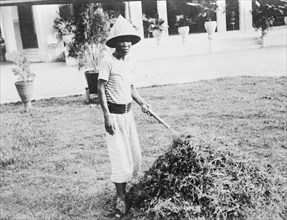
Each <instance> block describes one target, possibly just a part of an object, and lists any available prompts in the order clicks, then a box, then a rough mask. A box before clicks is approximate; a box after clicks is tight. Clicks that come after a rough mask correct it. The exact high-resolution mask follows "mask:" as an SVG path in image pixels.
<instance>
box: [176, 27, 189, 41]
mask: <svg viewBox="0 0 287 220" xmlns="http://www.w3.org/2000/svg"><path fill="white" fill-rule="evenodd" d="M177 31H178V33H179V35H180V36H181V39H182V43H185V40H186V37H187V36H188V34H189V26H183V27H178V29H177Z"/></svg>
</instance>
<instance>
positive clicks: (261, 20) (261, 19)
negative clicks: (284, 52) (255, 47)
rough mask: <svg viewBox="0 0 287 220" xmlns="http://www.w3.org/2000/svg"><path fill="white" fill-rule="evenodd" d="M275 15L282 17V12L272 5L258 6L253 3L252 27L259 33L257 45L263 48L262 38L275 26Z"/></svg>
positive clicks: (258, 4)
mask: <svg viewBox="0 0 287 220" xmlns="http://www.w3.org/2000/svg"><path fill="white" fill-rule="evenodd" d="M277 13H280V14H282V15H283V11H282V10H280V9H279V8H277V7H276V6H274V5H272V4H260V3H259V2H258V1H256V2H255V9H254V10H253V11H252V16H253V27H254V28H255V29H256V30H260V31H261V37H260V40H259V43H260V44H262V46H264V37H265V36H266V34H267V33H268V31H269V30H270V29H271V28H272V27H273V26H274V25H275V23H276V22H275V19H276V18H275V16H276V14H277Z"/></svg>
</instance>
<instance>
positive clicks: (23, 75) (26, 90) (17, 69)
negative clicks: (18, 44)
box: [12, 55, 35, 111]
mask: <svg viewBox="0 0 287 220" xmlns="http://www.w3.org/2000/svg"><path fill="white" fill-rule="evenodd" d="M14 65H15V66H14V67H13V68H12V72H13V73H14V75H15V76H16V77H17V80H16V82H15V86H16V89H17V92H18V94H19V96H20V98H21V100H22V102H23V104H24V107H25V111H28V110H29V109H31V107H32V104H31V101H32V96H33V89H34V78H35V74H34V73H33V72H32V71H31V69H30V63H29V62H28V61H27V59H26V57H24V56H23V55H18V56H17V57H16V58H15V61H14Z"/></svg>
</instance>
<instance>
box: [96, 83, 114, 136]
mask: <svg viewBox="0 0 287 220" xmlns="http://www.w3.org/2000/svg"><path fill="white" fill-rule="evenodd" d="M106 83H107V82H106V81H105V80H102V79H99V80H98V97H99V100H100V104H101V107H102V110H103V114H104V119H105V128H106V131H107V132H108V133H109V134H110V135H113V134H114V133H115V126H114V122H113V120H112V118H111V115H110V111H109V108H108V103H107V97H106V93H105V89H106Z"/></svg>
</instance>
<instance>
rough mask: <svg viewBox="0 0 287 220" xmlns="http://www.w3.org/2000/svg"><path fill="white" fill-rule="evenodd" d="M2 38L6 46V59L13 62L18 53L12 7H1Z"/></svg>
mask: <svg viewBox="0 0 287 220" xmlns="http://www.w3.org/2000/svg"><path fill="white" fill-rule="evenodd" d="M0 10H1V16H0V19H1V22H0V23H1V27H2V37H3V38H4V40H5V45H6V51H7V52H6V59H7V60H13V54H14V53H16V52H17V44H16V34H15V30H14V23H13V14H12V7H1V8H0Z"/></svg>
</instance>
